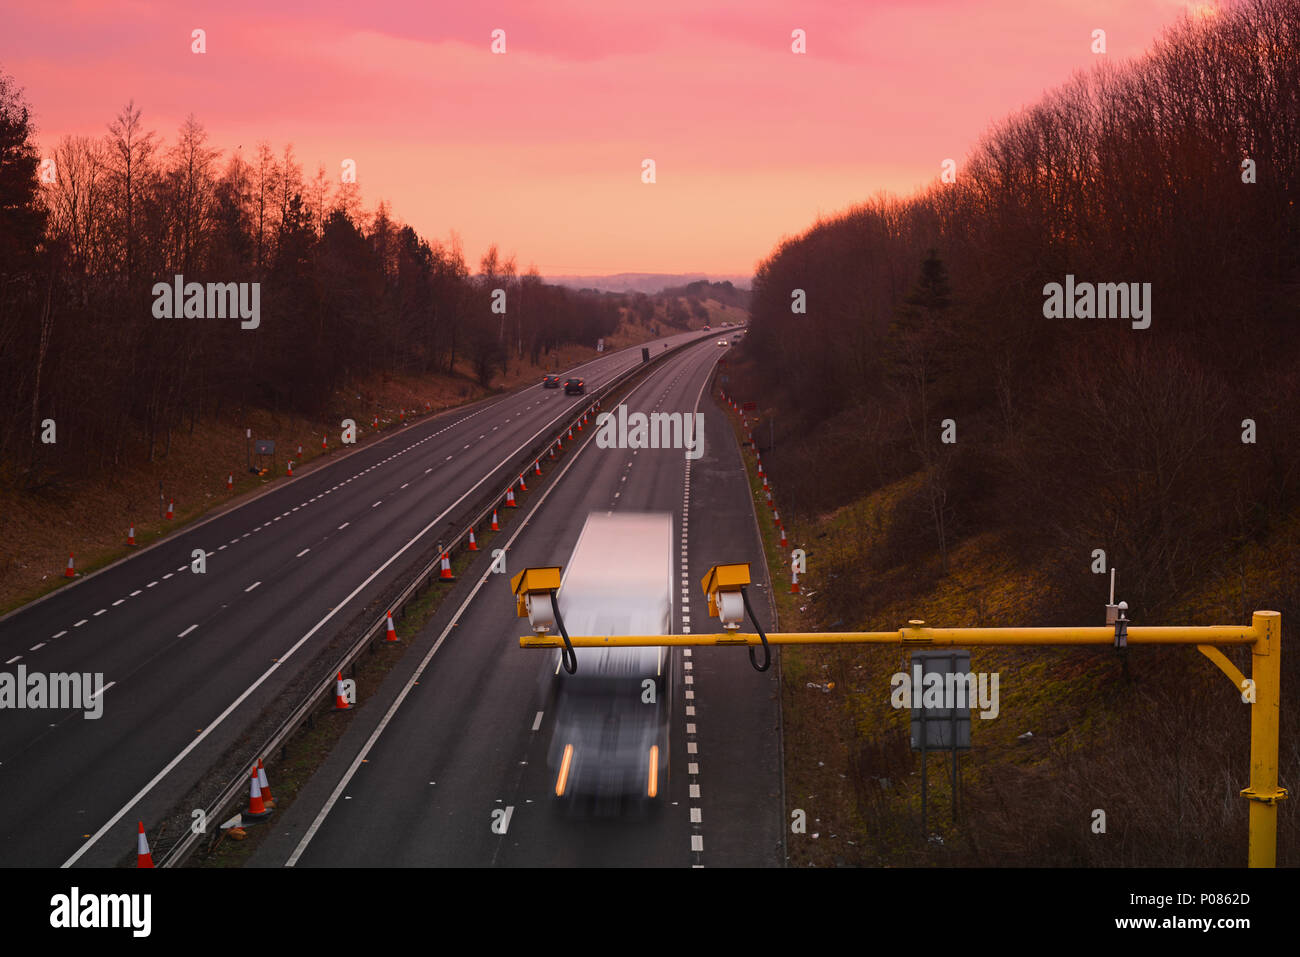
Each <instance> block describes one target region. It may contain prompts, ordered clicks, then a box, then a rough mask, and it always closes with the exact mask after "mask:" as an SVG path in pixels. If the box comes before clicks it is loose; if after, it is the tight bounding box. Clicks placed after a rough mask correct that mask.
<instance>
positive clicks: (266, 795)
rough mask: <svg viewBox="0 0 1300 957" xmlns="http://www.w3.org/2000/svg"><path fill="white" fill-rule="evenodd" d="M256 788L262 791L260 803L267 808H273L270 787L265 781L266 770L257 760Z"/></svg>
mask: <svg viewBox="0 0 1300 957" xmlns="http://www.w3.org/2000/svg"><path fill="white" fill-rule="evenodd" d="M257 786H258V787H259V788H261V789H262V803H263V804H265V805H266V806H267V807H268V808H273V807H275V798H273V797H271V785H270V784H268V783H267V780H266V768H265V767H263V766H262V759H261V758H258V759H257Z"/></svg>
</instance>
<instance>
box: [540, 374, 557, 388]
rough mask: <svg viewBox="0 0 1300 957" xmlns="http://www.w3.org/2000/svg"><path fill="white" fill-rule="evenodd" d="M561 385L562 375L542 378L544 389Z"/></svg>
mask: <svg viewBox="0 0 1300 957" xmlns="http://www.w3.org/2000/svg"><path fill="white" fill-rule="evenodd" d="M559 387H560V377H559V376H557V375H548V376H546V377H545V378H544V379H542V388H543V389H558V388H559Z"/></svg>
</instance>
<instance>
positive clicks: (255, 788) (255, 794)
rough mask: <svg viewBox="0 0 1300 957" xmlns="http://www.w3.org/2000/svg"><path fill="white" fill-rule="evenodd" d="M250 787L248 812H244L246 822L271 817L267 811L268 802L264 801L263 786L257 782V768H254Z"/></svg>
mask: <svg viewBox="0 0 1300 957" xmlns="http://www.w3.org/2000/svg"><path fill="white" fill-rule="evenodd" d="M249 780H250V782H251V783H250V784H249V785H248V810H247V811H245V812H244V814H243V817H244V820H246V821H260V820H261V819H262V818H264V817H268V816H269V815H270V813H271V812H270V811H268V810H267V809H266V802H264V801H263V800H262V785H261V784H259V783H258V781H257V768H253V775H252V777H251V778H250V779H249Z"/></svg>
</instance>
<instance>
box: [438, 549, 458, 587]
mask: <svg viewBox="0 0 1300 957" xmlns="http://www.w3.org/2000/svg"><path fill="white" fill-rule="evenodd" d="M455 580H456V576H455V575H453V574H452V573H451V558H450V556H448V554H447V553H446V552H443V553H442V571H441V572H439V573H438V581H440V582H454V581H455Z"/></svg>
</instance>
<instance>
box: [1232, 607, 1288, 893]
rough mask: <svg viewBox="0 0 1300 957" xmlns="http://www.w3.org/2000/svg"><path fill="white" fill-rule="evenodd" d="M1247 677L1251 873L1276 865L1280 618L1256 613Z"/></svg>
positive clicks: (1281, 794)
mask: <svg viewBox="0 0 1300 957" xmlns="http://www.w3.org/2000/svg"><path fill="white" fill-rule="evenodd" d="M1253 622H1254V630H1255V631H1256V632H1258V637H1257V638H1256V640H1255V642H1254V645H1253V647H1252V648H1251V659H1250V674H1251V678H1252V679H1253V680H1254V682H1255V688H1254V691H1255V702H1254V704H1252V705H1251V707H1250V787H1248V788H1246V789H1245V790H1244V791H1242V792H1241V794H1242V797H1245V798H1247V799H1249V800H1250V850H1249V854H1248V856H1249V866H1250V867H1274V866H1276V863H1277V802H1278V801H1281V800H1283V799H1284V798H1286V796H1287V791H1286V788H1283V787H1278V784H1277V749H1278V733H1277V730H1278V715H1279V713H1280V712H1281V710H1282V687H1281V685H1282V680H1281V679H1282V616H1281V615H1280V614H1278V613H1277V612H1275V611H1257V612H1255V615H1254V618H1253Z"/></svg>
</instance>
